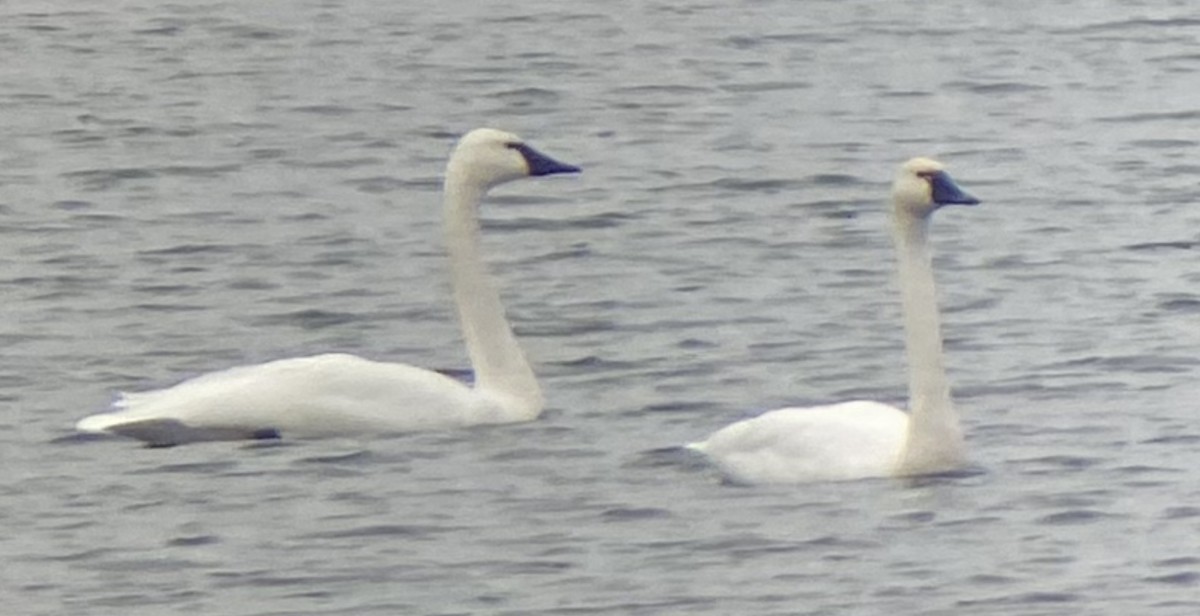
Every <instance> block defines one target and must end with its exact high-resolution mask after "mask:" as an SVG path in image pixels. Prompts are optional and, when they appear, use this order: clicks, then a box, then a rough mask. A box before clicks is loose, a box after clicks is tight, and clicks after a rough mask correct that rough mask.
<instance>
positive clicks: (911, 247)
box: [893, 212, 964, 474]
mask: <svg viewBox="0 0 1200 616" xmlns="http://www.w3.org/2000/svg"><path fill="white" fill-rule="evenodd" d="M894 216H895V220H894V225H893V226H894V229H895V241H896V251H897V256H898V259H899V284H900V290H901V300H902V302H901V306H902V310H903V315H904V331H905V351H906V354H907V356H908V372H909V385H908V393H909V413H910V414H909V431H908V439H907V444H906V446H905V450H904V455H903V459H902V460H901V471H902V472H904V473H905V474H922V473H930V472H939V471H944V470H949V469H951V468H954V467H956V466H958V465H959V464H960V463H961V460H962V458H963V456H964V446H963V441H962V433H961V429H960V427H959V424H958V416H957V414H956V413H955V411H954V405H953V404H952V402H951V399H950V384H949V381H948V379H947V378H946V370H945V366H944V363H943V356H942V333H941V324H940V320H939V316H938V305H937V290H936V288H935V285H934V279H933V266H932V254H931V252H930V248H929V242H928V234H929V217H928V216H910V215H906V214H904V213H899V212H898V213H896V214H894Z"/></svg>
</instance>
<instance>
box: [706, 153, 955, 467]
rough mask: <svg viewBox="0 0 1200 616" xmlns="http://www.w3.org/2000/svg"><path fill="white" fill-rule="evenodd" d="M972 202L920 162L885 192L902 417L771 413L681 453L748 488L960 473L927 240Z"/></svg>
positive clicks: (938, 169)
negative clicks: (946, 209)
mask: <svg viewBox="0 0 1200 616" xmlns="http://www.w3.org/2000/svg"><path fill="white" fill-rule="evenodd" d="M978 202H979V201H978V200H977V199H975V198H974V197H972V196H970V195H968V194H966V193H965V192H963V191H962V190H961V189H960V188H958V186H957V185H955V184H954V181H953V180H952V179H951V178H950V176H949V175H948V174H947V173H946V172H945V170H944V169H943V167H942V165H941V164H940V163H937V162H936V161H933V160H929V159H927V158H914V159H912V160H910V161H908V162H907V163H905V164H904V165H903V166H902V167H901V168H900V172H899V173H898V175H897V177H896V180H895V182H894V183H893V185H892V227H893V235H894V239H895V241H896V252H897V257H898V260H899V281H900V289H901V292H902V300H903V301H902V305H903V312H904V329H905V349H906V351H907V355H908V366H909V407H910V409H911V410H910V412H908V413H905V412H904V411H902V410H900V409H898V408H895V407H893V406H889V405H886V404H881V403H878V402H869V401H861V400H860V401H853V402H843V403H840V404H832V405H827V406H816V407H807V408H785V409H778V410H774V411H769V412H767V413H764V414H763V415H760V416H758V417H755V418H752V419H747V420H745V421H739V422H737V423H734V424H732V425H730V426H727V427H725V428H723V429H721V430H718V431H717V432H715V433H714V434H712V435H711V436H710V437H709V438H708V439H707V440H705V441H702V442H699V443H692V444H690V445H688V447H690V448H691V449H695V450H697V451H700V452H703V453H704V454H706V455H707V456H708V457H709V458H710V459H711V460H712V461H713V462H714V463H715V464H716V465H717V467H718V468H719V469H720V470H721V471H722V473H724V474H725V476H726V477H728V478H729V479H730V480H732V481H735V482H738V483H748V484H766V483H803V482H813V481H842V480H851V479H865V478H869V477H896V476H912V475H926V474H931V473H939V472H946V471H950V470H954V469H956V468H959V467H960V466H962V464H963V463H964V462H965V460H966V449H965V445H964V443H963V438H962V431H961V429H960V427H959V424H958V416H957V414H956V413H955V411H954V407H953V404H952V403H951V400H950V387H949V383H948V381H947V379H946V373H945V369H944V367H943V365H942V337H941V331H940V325H939V323H938V310H937V297H936V292H935V288H934V283H933V271H932V267H931V262H930V252H929V246H928V242H927V233H928V227H929V218H930V216H931V215H932V214H933V212H934V211H936V210H937V209H938V208H939V207H941V206H943V205H949V204H955V203H957V204H964V205H972V204H975V203H978Z"/></svg>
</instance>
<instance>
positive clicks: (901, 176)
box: [892, 158, 979, 218]
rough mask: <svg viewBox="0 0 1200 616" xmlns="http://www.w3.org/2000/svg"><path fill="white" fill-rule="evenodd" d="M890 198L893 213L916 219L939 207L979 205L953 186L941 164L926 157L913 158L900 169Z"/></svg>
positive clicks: (977, 200)
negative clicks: (893, 203) (893, 202)
mask: <svg viewBox="0 0 1200 616" xmlns="http://www.w3.org/2000/svg"><path fill="white" fill-rule="evenodd" d="M892 198H893V200H894V201H895V206H896V211H897V212H903V213H906V214H908V215H910V216H913V217H916V218H925V217H927V216H929V215H930V214H932V213H933V212H934V211H935V210H937V209H938V208H940V207H942V206H943V205H954V204H957V205H975V204H977V203H979V199H976V198H975V197H972V196H971V195H969V194H967V193H966V192H965V191H964V190H963V189H961V188H959V187H958V184H955V183H954V180H953V179H952V178H951V177H950V174H949V173H946V168H945V167H944V166H943V165H942V163H939V162H938V161H936V160H933V159H929V158H914V159H911V160H909V161H908V162H906V163H904V164H903V165H901V166H900V171H899V173H897V174H896V181H895V183H893V184H892Z"/></svg>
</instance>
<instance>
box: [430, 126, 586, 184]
mask: <svg viewBox="0 0 1200 616" xmlns="http://www.w3.org/2000/svg"><path fill="white" fill-rule="evenodd" d="M447 171H448V174H455V175H459V174H461V175H462V176H463V177H465V178H469V179H470V180H471V181H473V182H476V183H478V184H480V185H482V186H483V187H485V188H490V187H492V186H495V185H497V184H502V183H504V182H510V181H512V180H516V179H519V178H524V177H530V176H539V175H551V174H555V173H579V167H576V166H574V165H568V164H566V163H562V162H559V161H557V160H554V159H553V158H550V157H549V156H546V155H545V154H542V153H541V152H539V151H537V150H535V149H533V148H532V147H530V146H528V145H526V144H525V142H524V141H523V140H522V139H521V138H520V137H518V136H516V135H514V134H512V133H507V132H504V131H501V130H496V129H493V128H477V129H475V130H473V131H471V132H469V133H467V134H466V135H463V137H462V139H459V141H458V145H457V146H456V147H455V148H454V153H453V154H452V155H451V156H450V163H449V165H448V170H447Z"/></svg>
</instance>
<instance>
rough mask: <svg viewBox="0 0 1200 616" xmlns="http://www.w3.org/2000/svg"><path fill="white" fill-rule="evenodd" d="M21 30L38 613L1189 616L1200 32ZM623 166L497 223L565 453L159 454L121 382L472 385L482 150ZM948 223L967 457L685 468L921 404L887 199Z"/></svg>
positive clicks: (2, 44) (255, 9) (494, 440)
mask: <svg viewBox="0 0 1200 616" xmlns="http://www.w3.org/2000/svg"><path fill="white" fill-rule="evenodd" d="M1158 4H1160V5H1161V6H1155V3H1142V2H1085V1H1083V0H1077V1H1073V2H1071V1H1069V2H1060V3H1044V2H994V3H973V2H949V1H936V2H896V3H877V2H867V1H862V0H860V1H851V2H844V1H828V2H803V3H800V2H790V1H784V0H761V1H750V0H745V1H741V2H731V3H723V2H709V3H705V2H671V3H666V2H647V3H639V2H619V1H617V2H553V3H546V2H543V3H481V2H466V1H462V0H451V1H445V2H440V3H437V4H436V6H434V3H420V4H418V3H404V2H384V1H381V0H376V1H365V0H364V1H362V2H352V1H350V0H322V1H313V2H278V1H258V2H206V3H186V2H181V3H165V2H161V3H160V2H156V1H152V0H141V1H133V2H121V3H107V2H90V1H89V2H78V1H75V0H70V1H68V0H37V1H36V2H35V1H30V0H24V1H22V0H16V1H13V2H4V3H0V54H2V55H0V57H2V58H3V61H0V290H2V292H3V297H4V307H3V309H2V310H0V341H2V343H3V349H4V353H3V361H2V362H0V401H2V406H0V464H2V465H3V472H2V473H0V557H2V558H0V563H2V564H0V601H2V602H3V606H4V608H3V611H4V613H6V614H29V615H34V614H55V615H57V614H123V615H141V614H147V615H157V614H185V613H191V614H222V615H225V614H228V615H267V614H277V615H282V614H289V615H291V614H355V615H360V614H365V615H375V614H506V615H516V614H656V615H657V614H720V615H725V614H755V615H760V614H838V615H843V614H889V615H894V614H959V613H972V614H1089V615H1091V614H1122V615H1125V614H1130V613H1138V614H1156V615H1157V614H1189V615H1190V614H1195V613H1197V610H1200V594H1198V590H1200V553H1198V547H1200V540H1198V539H1197V536H1198V534H1200V533H1198V531H1200V469H1198V468H1197V467H1198V464H1197V462H1200V426H1198V425H1197V421H1196V419H1195V413H1196V398H1197V393H1198V392H1200V386H1198V385H1197V384H1196V383H1195V376H1196V374H1197V372H1198V371H1200V362H1198V359H1197V358H1200V328H1198V327H1197V323H1198V322H1200V296H1197V294H1196V293H1195V292H1194V291H1193V289H1195V288H1196V287H1197V283H1200V262H1198V259H1197V258H1196V254H1197V250H1198V248H1197V246H1198V245H1200V244H1198V243H1200V208H1198V207H1197V201H1200V183H1198V181H1197V180H1198V178H1200V163H1197V162H1196V153H1197V151H1198V148H1200V103H1197V99H1196V95H1197V92H1198V91H1200V90H1198V88H1197V86H1198V85H1200V53H1198V52H1197V49H1198V47H1197V42H1198V39H1200V13H1197V11H1196V10H1195V9H1194V8H1192V7H1190V6H1189V3H1184V2H1176V3H1158ZM480 125H491V126H496V127H500V128H505V129H508V130H512V131H515V132H518V133H520V134H522V135H523V136H524V137H525V138H527V139H528V140H529V141H530V142H531V143H533V144H535V145H536V146H537V147H539V148H540V149H542V150H543V151H545V152H547V153H549V154H551V155H554V156H556V157H558V158H560V159H562V160H566V161H570V162H575V163H578V164H580V165H582V166H583V167H585V173H584V174H583V175H582V176H580V177H578V178H568V177H559V178H552V179H546V180H541V181H536V182H523V183H519V184H515V185H511V186H506V187H504V188H503V189H501V190H499V191H497V194H496V195H495V198H493V199H492V200H491V201H490V203H489V205H488V206H487V208H486V212H485V216H486V219H487V220H486V223H485V232H486V238H485V240H486V249H487V253H488V255H489V261H490V263H491V265H492V269H493V271H494V274H495V276H496V277H497V279H498V280H499V281H500V283H501V285H502V287H503V289H504V296H505V299H506V302H507V304H508V309H509V314H510V317H511V318H512V320H513V322H514V324H515V327H516V329H517V331H518V335H519V336H520V338H521V340H522V342H523V344H524V346H525V348H526V351H527V354H528V355H529V356H530V357H531V358H532V359H533V361H534V362H535V364H536V366H537V369H538V372H539V374H540V376H541V378H542V382H543V385H544V388H545V390H546V393H547V397H548V409H547V412H546V413H545V415H544V416H543V417H542V419H540V420H539V421H537V422H534V423H530V424H524V425H514V426H504V427H491V428H481V429H471V430H464V431H458V432H448V433H424V434H412V435H405V436H400V437H395V438H388V439H379V440H373V441H368V442H358V441H341V440H325V441H320V440H318V441H299V442H285V443H283V444H275V445H271V444H266V445H245V444H238V443H212V444H201V445H194V446H187V447H177V448H172V449H145V448H141V447H139V446H138V445H136V444H135V443H133V442H130V441H126V440H120V439H99V440H96V439H80V438H77V437H74V436H72V431H71V427H72V425H73V423H74V422H75V421H76V420H77V419H78V418H80V417H82V416H84V415H87V414H90V413H93V412H96V411H99V410H102V409H103V408H105V407H106V405H107V404H108V402H109V401H110V400H111V398H112V396H113V395H114V393H115V392H116V391H118V390H138V389H148V388H154V387H161V386H165V385H169V384H171V383H174V382H177V381H179V380H181V379H183V378H186V377H188V376H192V375H195V374H199V373H203V372H205V371H209V370H216V369H220V368H224V367H228V366H231V365H237V364H244V363H252V362H259V361H265V360H269V359H273V358H279V357H287V356H293V355H299V354H308V353H318V352H324V351H333V350H337V351H346V352H352V353H355V354H359V355H363V356H367V357H372V358H376V359H384V360H396V361H408V362H410V363H415V364H419V365H423V366H429V367H436V368H465V367H467V364H466V358H465V353H464V351H463V348H462V345H461V342H460V340H459V338H458V333H457V329H456V324H455V322H454V317H453V312H452V309H451V307H450V305H449V297H448V287H447V283H446V281H445V280H444V277H443V274H444V258H443V252H442V249H441V246H440V244H439V239H440V230H439V223H440V210H439V197H438V188H439V177H440V173H441V169H442V165H443V162H444V158H445V156H446V154H447V153H448V152H449V149H450V147H451V146H452V144H453V141H454V139H455V138H456V136H457V135H459V134H461V133H463V132H465V131H466V130H469V129H470V128H472V127H475V126H480ZM914 155H931V156H935V157H938V158H940V159H942V160H943V161H944V162H946V163H947V164H948V165H949V167H950V169H951V172H952V173H953V174H954V176H955V177H956V179H957V180H958V181H959V183H960V184H961V185H962V186H963V187H964V188H966V189H967V190H969V191H971V192H973V193H974V194H975V195H977V196H978V197H980V198H981V199H983V201H984V204H983V205H981V206H979V207H977V208H951V209H947V210H945V211H943V212H941V213H940V214H939V217H938V220H936V221H935V229H934V231H935V240H936V246H937V258H936V260H935V265H936V267H937V275H938V281H939V284H940V292H941V304H942V307H943V311H944V319H943V325H944V329H945V335H946V347H947V354H948V359H947V360H948V364H949V365H948V368H949V371H950V373H951V378H952V381H953V383H954V386H955V398H956V401H957V403H958V406H959V407H960V410H961V413H962V415H963V421H964V424H965V429H966V432H967V437H968V442H969V446H970V450H971V458H972V466H971V468H969V469H967V470H966V471H965V472H963V473H960V474H956V475H955V476H951V477H942V478H930V479H926V480H921V481H916V482H911V481H909V482H903V481H884V480H880V481H859V482H849V483H840V484H821V485H808V486H785V487H757V488H747V487H737V486H731V485H726V484H723V483H722V482H721V481H720V478H719V477H718V476H717V475H716V474H715V473H714V472H713V471H712V470H711V469H710V468H708V467H707V466H706V465H704V464H703V463H702V462H701V461H698V460H695V459H693V458H691V457H689V456H687V455H684V454H683V453H681V452H680V451H678V450H677V449H672V448H673V447H675V446H677V445H679V444H682V443H686V442H688V441H691V440H695V439H697V438H701V437H703V436H705V435H707V434H708V433H710V432H711V431H713V430H715V429H717V428H719V427H721V426H724V425H726V424H728V423H729V422H731V421H734V420H737V419H739V418H743V417H747V416H750V415H752V414H754V413H756V412H761V411H762V410H765V409H769V408H773V407H778V406H781V405H786V404H806V403H819V402H828V401H836V400H842V399H849V398H857V397H867V398H873V399H878V400H883V401H887V402H892V403H900V404H902V403H903V402H904V395H905V394H904V392H905V389H904V388H905V379H906V377H905V371H904V365H903V359H902V358H903V348H902V338H901V332H900V327H899V314H898V312H899V311H898V300H897V298H896V293H895V289H894V286H893V284H892V268H893V261H892V256H891V245H890V239H889V237H888V234H887V230H886V224H887V220H886V216H885V201H886V191H887V186H888V183H889V181H890V178H891V175H892V173H893V171H894V169H895V167H896V166H897V165H898V164H899V163H900V162H902V161H903V160H904V159H906V158H908V157H910V156H914Z"/></svg>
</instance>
